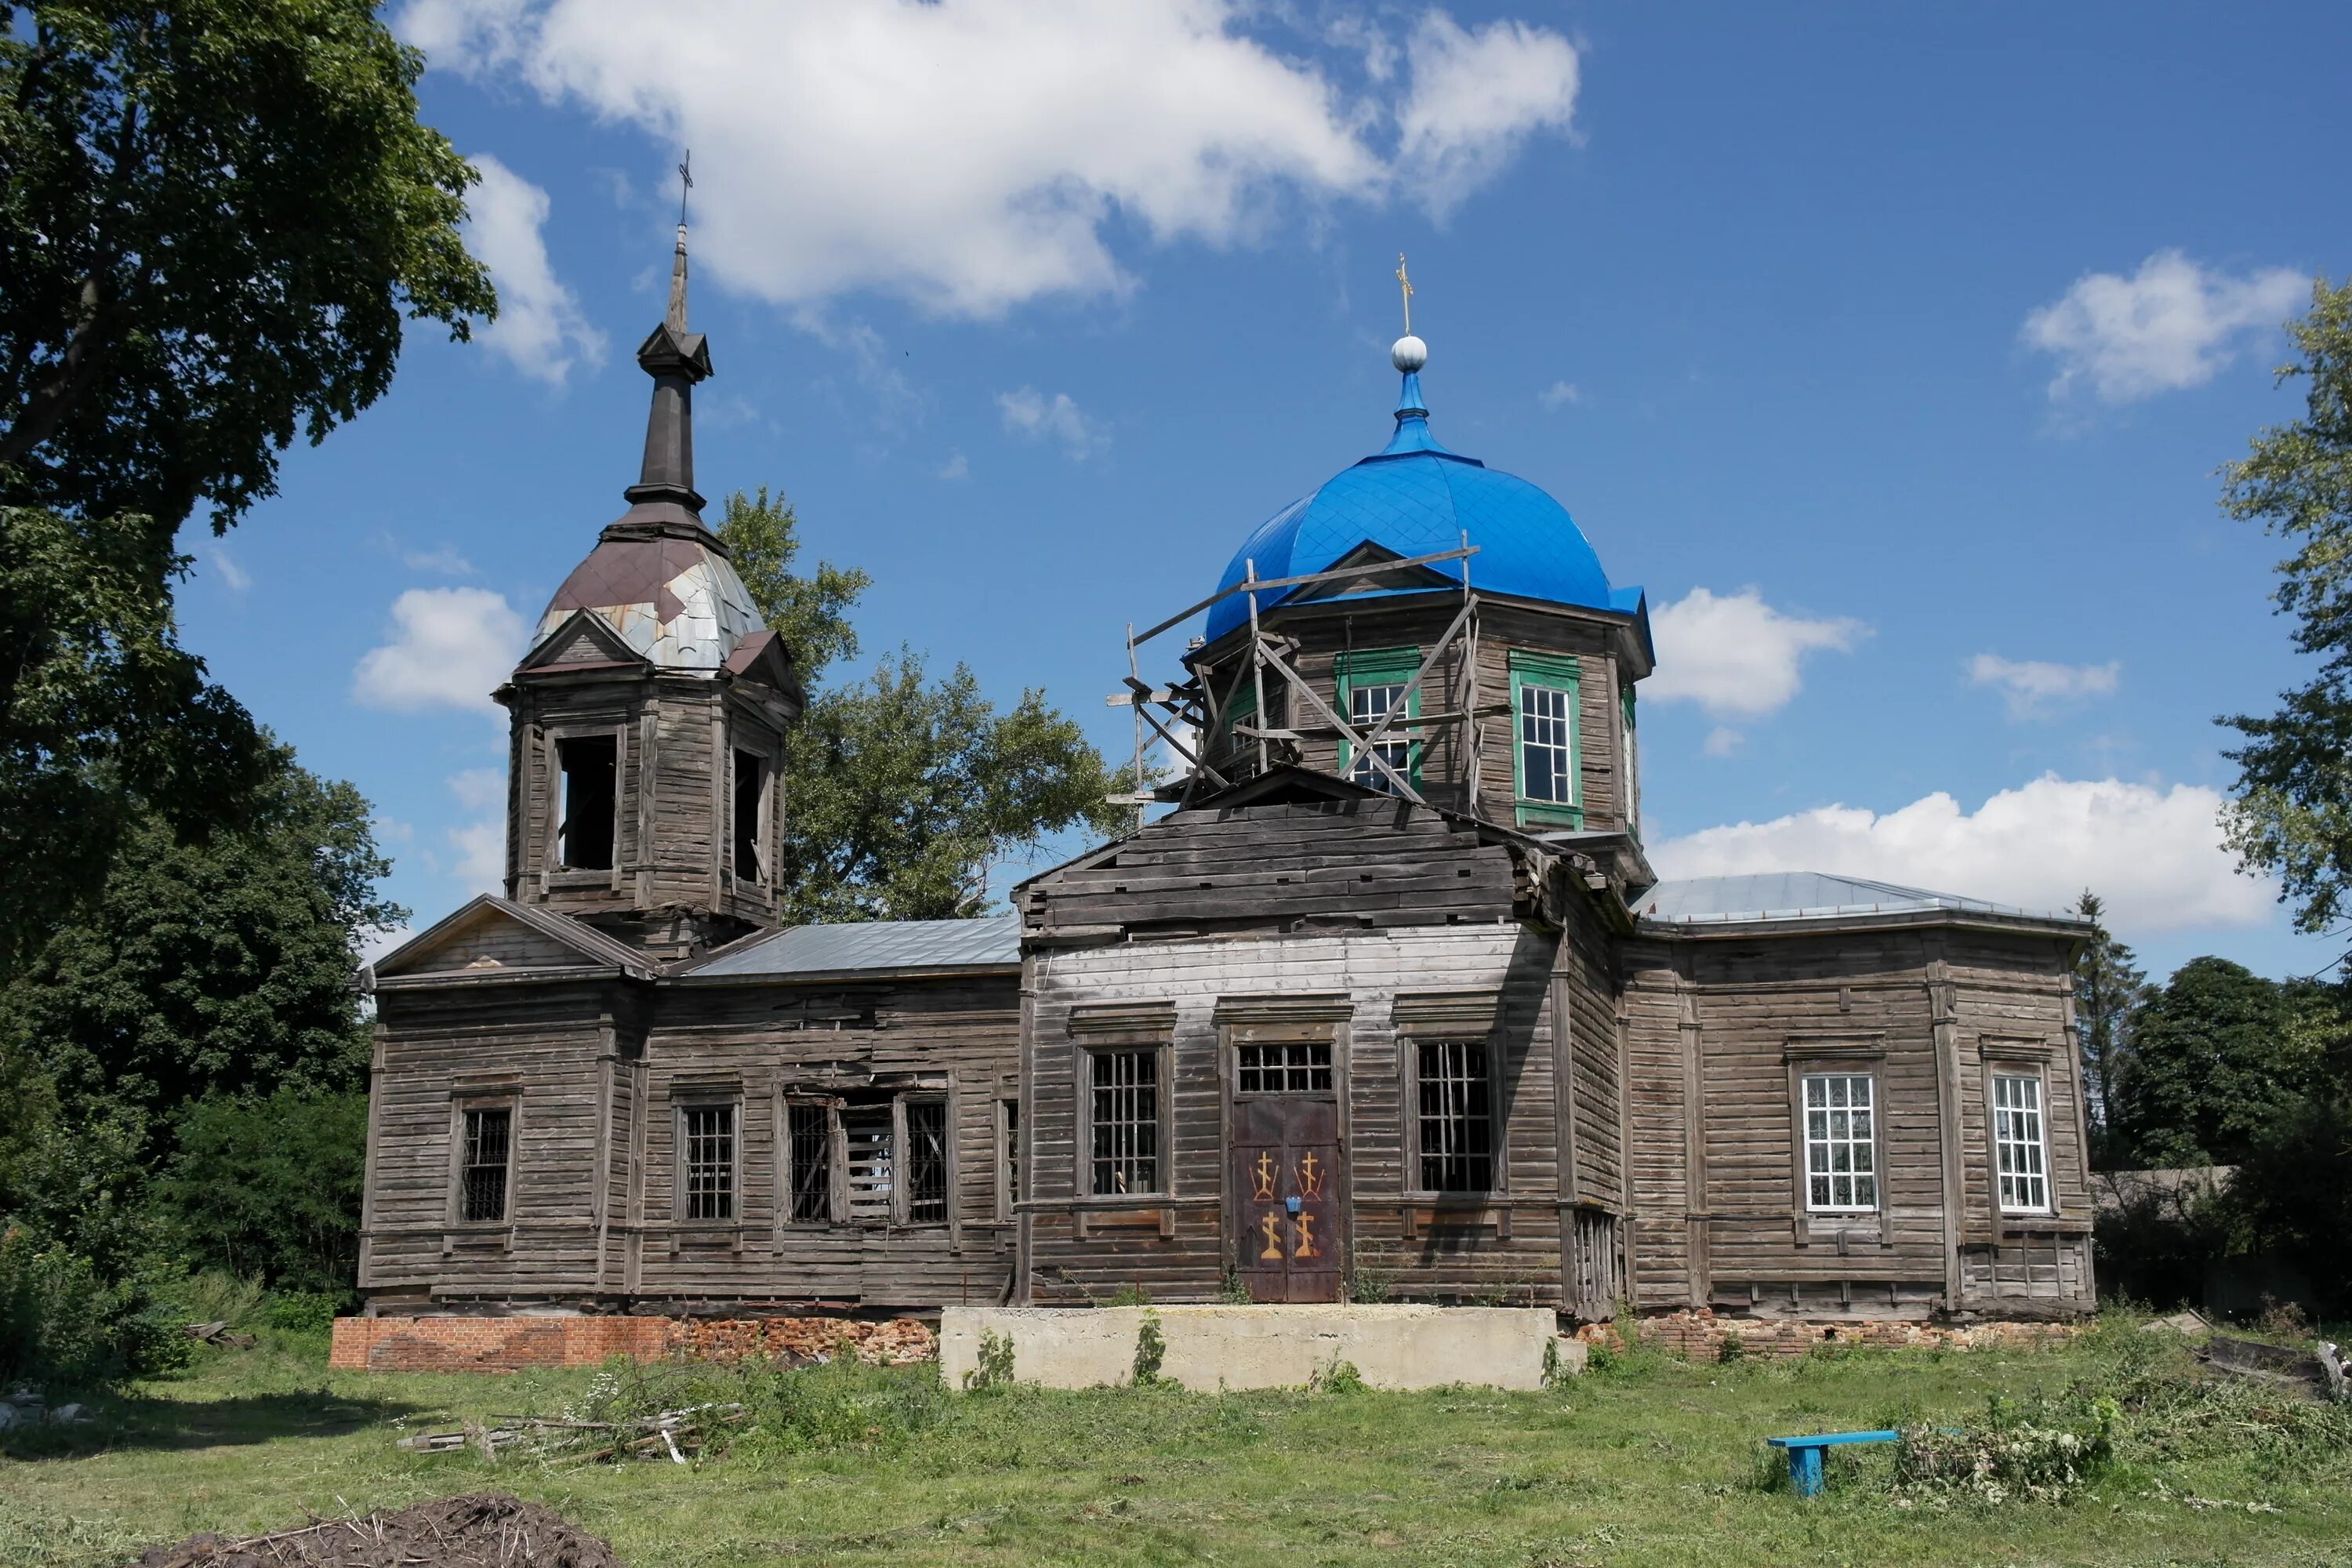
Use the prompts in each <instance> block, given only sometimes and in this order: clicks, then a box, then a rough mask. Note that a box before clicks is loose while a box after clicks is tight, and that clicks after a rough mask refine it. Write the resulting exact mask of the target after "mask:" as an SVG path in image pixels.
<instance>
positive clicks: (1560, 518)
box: [1208, 335, 1648, 642]
mask: <svg viewBox="0 0 2352 1568" xmlns="http://www.w3.org/2000/svg"><path fill="white" fill-rule="evenodd" d="M1428 357H1429V350H1428V346H1427V345H1426V344H1424V343H1423V342H1422V341H1421V340H1420V339H1419V338H1416V337H1412V336H1409V335H1408V336H1406V337H1404V338H1401V339H1399V340H1398V341H1397V343H1396V346H1395V348H1394V349H1392V350H1391V353H1390V359H1391V363H1393V364H1394V365H1395V366H1396V368H1397V369H1398V370H1399V371H1400V372H1402V374H1403V376H1404V386H1403V391H1402V395H1401V396H1400V397H1399V398H1398V400H1397V408H1396V433H1395V435H1393V436H1392V437H1390V439H1389V444H1388V445H1387V446H1386V447H1382V448H1381V450H1380V451H1378V452H1375V453H1373V454H1372V455H1371V456H1370V457H1369V458H1364V459H1362V460H1361V461H1360V462H1358V463H1357V464H1356V465H1355V466H1354V467H1352V468H1343V469H1341V470H1340V471H1339V473H1337V474H1335V475H1333V476H1332V477H1331V478H1330V479H1327V480H1325V481H1324V483H1323V485H1322V486H1321V488H1320V489H1317V490H1315V491H1314V492H1313V493H1312V494H1309V495H1307V496H1305V497H1302V498H1301V499H1299V500H1295V501H1293V502H1291V503H1290V504H1289V505H1288V506H1286V507H1284V508H1283V509H1282V510H1280V511H1278V512H1276V513H1275V514H1274V515H1273V516H1272V517H1270V518H1268V519H1267V520H1266V521H1265V522H1263V523H1261V524H1260V525H1259V526H1258V528H1257V530H1256V531H1255V532H1254V533H1252V534H1251V535H1250V536H1249V537H1248V538H1247V539H1245V540H1244V541H1243V542H1242V547H1241V548H1240V549H1239V550H1237V551H1235V552H1234V558H1233V561H1232V562H1231V563H1229V564H1228V565H1227V566H1226V567H1225V573H1224V575H1223V577H1222V578H1221V579H1219V580H1218V584H1217V585H1218V586H1219V587H1220V588H1228V587H1231V586H1233V584H1236V583H1239V582H1241V581H1242V580H1243V577H1244V563H1255V565H1256V568H1257V575H1258V576H1260V577H1262V578H1263V577H1303V576H1307V575H1309V574H1313V573H1317V572H1323V571H1328V570H1329V569H1330V568H1331V567H1333V566H1335V565H1337V564H1338V563H1340V562H1341V561H1344V560H1346V559H1348V558H1349V556H1350V555H1354V554H1356V553H1357V552H1359V551H1361V550H1363V549H1364V548H1365V547H1366V546H1370V547H1371V548H1372V549H1373V550H1374V551H1377V552H1381V553H1383V554H1388V555H1392V556H1395V557H1411V556H1416V555H1435V554H1437V553H1439V552H1443V551H1447V550H1455V549H1459V548H1460V547H1461V544H1462V536H1463V535H1464V534H1465V533H1466V534H1468V535H1469V536H1470V542H1471V543H1472V544H1473V545H1475V546H1476V547H1477V553H1476V554H1475V555H1473V556H1471V557H1470V583H1471V586H1473V587H1474V588H1476V589H1478V590H1480V591H1482V592H1485V593H1491V594H1502V595H1510V596H1512V597H1515V598H1520V599H1535V600H1540V601H1543V602H1545V603H1549V604H1555V605H1581V606H1584V607H1586V608H1589V609H1595V610H1606V611H1611V612H1613V613H1615V614H1618V615H1627V616H1634V617H1635V618H1636V619H1637V620H1638V621H1642V622H1646V620H1647V616H1646V614H1645V606H1644V605H1643V602H1642V590H1641V589H1639V588H1633V587H1627V588H1614V589H1612V587H1610V585H1609V574H1607V573H1606V572H1604V571H1602V570H1601V557H1600V556H1598V555H1596V554H1594V553H1593V551H1592V545H1591V542H1589V541H1588V540H1586V538H1585V537H1584V532H1583V531H1582V530H1581V529H1580V528H1578V527H1577V526H1576V520H1575V519H1574V518H1572V517H1570V516H1569V515H1568V509H1567V508H1566V507H1564V506H1562V505H1560V504H1559V502H1558V501H1556V500H1552V498H1551V497H1550V496H1549V495H1546V494H1545V493H1544V492H1543V491H1542V490H1540V489H1538V488H1537V487H1535V486H1534V485H1531V484H1529V483H1528V481H1527V480H1525V479H1519V478H1517V476H1516V475H1512V474H1507V473H1504V472H1502V471H1501V470H1500V469H1498V468H1488V467H1487V466H1486V464H1484V463H1482V462H1480V461H1479V460H1478V459H1477V458H1465V457H1463V456H1462V455H1461V454H1459V453H1457V452H1449V451H1447V450H1446V449H1445V448H1444V447H1442V446H1440V445H1438V442H1437V438H1436V437H1434V436H1433V435H1431V434H1430V430H1429V408H1428V405H1426V404H1425V403H1423V400H1422V395H1421V374H1420V373H1421V367H1422V365H1423V363H1426V361H1427V359H1428ZM1437 570H1439V571H1440V572H1442V573H1443V574H1444V575H1445V576H1446V577H1448V578H1454V579H1456V580H1458V574H1459V570H1460V569H1459V568H1458V567H1457V566H1456V565H1455V564H1454V563H1451V562H1447V563H1444V564H1443V565H1442V566H1440V567H1439V568H1437ZM1297 591H1298V590H1296V589H1280V590H1276V591H1274V592H1271V593H1266V594H1261V595H1258V611H1259V613H1260V614H1264V613H1265V611H1266V610H1268V609H1270V608H1272V607H1273V606H1274V605H1278V604H1281V603H1283V602H1284V601H1285V600H1286V599H1287V598H1289V597H1290V596H1291V595H1293V594H1295V593H1297ZM1428 591H1429V590H1428V589H1427V588H1425V587H1399V588H1397V589H1394V590H1391V592H1395V593H1425V592H1428ZM1351 596H1352V595H1351ZM1248 624H1249V596H1248V595H1245V594H1236V595H1233V596H1232V597H1230V598H1227V599H1223V600H1220V601H1219V602H1218V603H1217V604H1216V605H1215V606H1214V607H1213V608H1212V609H1211V610H1210V611H1209V626H1208V635H1209V639H1210V640H1211V641H1212V642H1213V641H1215V640H1216V639H1217V638H1219V637H1223V636H1224V635H1225V634H1226V633H1227V632H1230V631H1232V630H1234V628H1235V627H1236V626H1246V625H1248ZM1647 640H1648V637H1647V634H1646V627H1645V629H1644V634H1643V641H1644V642H1646V641H1647Z"/></svg>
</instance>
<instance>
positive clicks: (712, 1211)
mask: <svg viewBox="0 0 2352 1568" xmlns="http://www.w3.org/2000/svg"><path fill="white" fill-rule="evenodd" d="M678 1120H679V1131H680V1135H681V1142H683V1144H684V1146H685V1151H684V1152H685V1156H686V1157H685V1159H684V1160H683V1162H681V1163H682V1164H683V1166H684V1169H683V1171H682V1172H681V1174H682V1175H683V1176H684V1178H685V1188H686V1217H687V1218H688V1219H689V1220H729V1219H733V1218H734V1217H735V1108H734V1107H733V1106H731V1105H689V1106H687V1107H685V1108H684V1109H683V1110H681V1111H680V1112H679V1118H678Z"/></svg>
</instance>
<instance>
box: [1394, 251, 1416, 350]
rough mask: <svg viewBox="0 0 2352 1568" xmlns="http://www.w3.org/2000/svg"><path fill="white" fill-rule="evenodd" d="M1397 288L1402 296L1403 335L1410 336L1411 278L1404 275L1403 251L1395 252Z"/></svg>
mask: <svg viewBox="0 0 2352 1568" xmlns="http://www.w3.org/2000/svg"><path fill="white" fill-rule="evenodd" d="M1396 279H1397V288H1398V289H1400V290H1402V293H1403V296H1404V335H1405V336H1406V337H1411V336H1412V279H1410V278H1407V277H1406V276H1405V275H1404V252H1403V251H1402V250H1400V251H1398V252H1397V271H1396Z"/></svg>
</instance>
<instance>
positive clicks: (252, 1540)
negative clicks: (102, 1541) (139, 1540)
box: [136, 1492, 623, 1568]
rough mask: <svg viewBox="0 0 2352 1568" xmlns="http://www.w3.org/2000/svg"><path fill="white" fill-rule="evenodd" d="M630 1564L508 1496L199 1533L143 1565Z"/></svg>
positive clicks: (543, 1567) (551, 1567) (465, 1567)
mask: <svg viewBox="0 0 2352 1568" xmlns="http://www.w3.org/2000/svg"><path fill="white" fill-rule="evenodd" d="M420 1563H423V1564H430V1565H431V1568H623V1564H622V1563H621V1560H620V1559H619V1558H618V1557H616V1556H614V1554H613V1549H612V1547H611V1546H609V1545H607V1544H606V1543H605V1542H603V1541H601V1540H599V1539H598V1538H596V1537H595V1536H593V1535H589V1534H587V1533H585V1532H583V1531H578V1530H574V1529H573V1528H572V1526H571V1525H570V1524H568V1523H566V1522H565V1521H564V1519H563V1516H562V1514H559V1513H557V1512H555V1511H554V1510H552V1509H548V1508H543V1507H541V1506H540V1505H539V1504H538V1503H532V1502H524V1501H522V1500H520V1499H519V1498H512V1497H509V1496H508V1495H506V1494H505V1493H504V1492H478V1493H475V1494H473V1495H471V1496H468V1497H454V1498H442V1499H439V1500H436V1501H433V1502H421V1503H417V1504H416V1505H415V1506H414V1507H412V1508H404V1509H402V1510H399V1511H397V1512H382V1511H379V1512H376V1513H371V1514H369V1515H367V1516H366V1517H365V1518H361V1517H360V1516H359V1515H357V1514H356V1513H354V1514H352V1516H351V1517H349V1518H346V1519H320V1518H319V1517H318V1516H317V1515H315V1514H313V1515H312V1516H311V1521H310V1523H309V1524H307V1525H301V1526H299V1527H297V1528H295V1529H292V1530H279V1531H271V1532H269V1533H268V1534H267V1535H248V1536H245V1537H242V1538H240V1539H236V1540H230V1539H227V1538H226V1537H223V1536H218V1535H192V1536H190V1537H188V1539H187V1540H185V1541H183V1542H180V1543H179V1544H178V1545H176V1546H158V1547H156V1548H155V1549H154V1550H153V1551H152V1552H148V1553H147V1554H146V1555H145V1556H143V1557H142V1558H140V1559H139V1562H138V1563H137V1564H136V1568H415V1564H420Z"/></svg>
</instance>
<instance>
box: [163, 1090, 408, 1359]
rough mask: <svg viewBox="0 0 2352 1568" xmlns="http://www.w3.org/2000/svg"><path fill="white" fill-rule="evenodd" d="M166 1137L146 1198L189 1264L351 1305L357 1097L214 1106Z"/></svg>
mask: <svg viewBox="0 0 2352 1568" xmlns="http://www.w3.org/2000/svg"><path fill="white" fill-rule="evenodd" d="M178 1132H179V1152H178V1154H177V1155H176V1156H175V1157H174V1158H173V1162H172V1164H171V1169H170V1173H169V1174H168V1175H166V1176H165V1178H164V1179H163V1181H161V1182H159V1183H158V1184H157V1196H158V1197H159V1198H160V1199H161V1200H162V1202H163V1205H164V1206H165V1208H166V1210H167V1212H168V1213H169V1214H170V1215H171V1216H172V1218H173V1220H174V1221H175V1222H176V1224H177V1225H178V1226H179V1227H180V1228H181V1229H182V1231H183V1233H184V1238H185V1246H186V1248H187V1250H188V1252H189V1253H190V1254H191V1255H192V1256H193V1257H194V1258H195V1259H196V1260H197V1261H198V1262H200V1263H205V1264H210V1265H212V1266H215V1267H216V1268H225V1269H226V1270H228V1271H229V1272H230V1273H232V1274H236V1275H239V1276H245V1275H253V1274H258V1275H260V1276H262V1277H263V1279H266V1280H267V1281H268V1283H269V1284H270V1285H271V1286H273V1287H275V1288H277V1289H283V1290H290V1291H294V1292H298V1293H300V1294H303V1295H319V1294H326V1295H331V1296H332V1297H333V1298H334V1300H335V1301H336V1303H337V1304H338V1305H344V1304H348V1303H349V1302H350V1301H351V1300H352V1284H353V1281H354V1279H356V1269H357V1268H358V1261H359V1215H360V1188H361V1184H362V1179H363V1176H364V1173H365V1170H366V1162H367V1096H366V1095H364V1094H321V1093H315V1092H308V1091H305V1090H301V1089H280V1090H278V1092H277V1093H275V1094H272V1095H269V1096H268V1097H267V1098H261V1099H249V1100H248V1099H240V1098H233V1097H229V1096H215V1097H212V1098H208V1099H205V1100H198V1101H197V1102H195V1103H194V1104H193V1105H191V1106H189V1107H188V1108H187V1110H184V1112H182V1113H181V1116H180V1119H179V1127H178ZM328 1315H329V1316H332V1312H331V1311H330V1312H329V1314H328Z"/></svg>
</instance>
